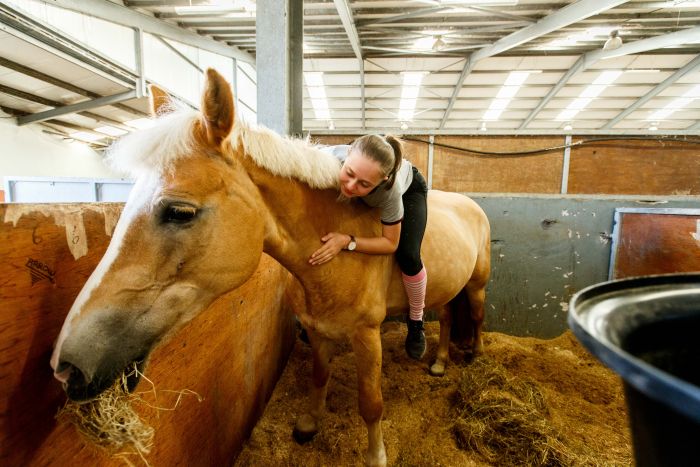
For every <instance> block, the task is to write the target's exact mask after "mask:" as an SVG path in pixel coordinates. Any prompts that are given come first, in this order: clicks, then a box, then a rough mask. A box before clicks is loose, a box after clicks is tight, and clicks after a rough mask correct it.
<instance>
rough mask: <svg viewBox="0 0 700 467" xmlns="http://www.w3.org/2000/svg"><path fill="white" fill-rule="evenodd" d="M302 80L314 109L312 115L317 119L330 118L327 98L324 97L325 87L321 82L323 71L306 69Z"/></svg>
mask: <svg viewBox="0 0 700 467" xmlns="http://www.w3.org/2000/svg"><path fill="white" fill-rule="evenodd" d="M304 81H305V82H306V89H307V91H308V93H309V97H310V98H311V106H312V107H313V109H314V115H316V118H317V119H318V120H330V118H331V112H330V109H329V108H328V98H327V97H326V88H325V84H324V82H323V72H321V71H307V72H305V73H304Z"/></svg>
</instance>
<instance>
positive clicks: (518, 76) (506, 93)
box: [482, 70, 540, 120]
mask: <svg viewBox="0 0 700 467" xmlns="http://www.w3.org/2000/svg"><path fill="white" fill-rule="evenodd" d="M531 73H540V71H539V70H536V71H535V70H526V71H511V72H510V73H509V74H508V77H507V78H506V81H505V83H504V84H503V86H501V89H499V90H498V94H496V98H495V99H493V100H492V101H491V104H490V105H489V108H488V110H486V112H484V115H483V116H482V118H483V119H484V120H498V118H499V117H500V116H501V113H502V112H503V111H504V110H505V109H506V108H508V104H509V103H510V101H511V99H513V97H515V95H516V94H517V93H518V90H519V89H520V86H522V84H523V83H524V82H525V80H526V79H527V77H528V76H530V74H531Z"/></svg>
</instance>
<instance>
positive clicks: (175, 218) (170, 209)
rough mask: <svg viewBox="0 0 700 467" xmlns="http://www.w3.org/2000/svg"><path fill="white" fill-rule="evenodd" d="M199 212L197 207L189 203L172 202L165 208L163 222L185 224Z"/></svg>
mask: <svg viewBox="0 0 700 467" xmlns="http://www.w3.org/2000/svg"><path fill="white" fill-rule="evenodd" d="M196 214H197V208H195V207H194V206H190V205H187V204H170V205H168V206H166V208H165V209H164V210H163V222H166V223H171V224H185V223H187V222H189V221H191V220H192V219H194V216H195V215H196Z"/></svg>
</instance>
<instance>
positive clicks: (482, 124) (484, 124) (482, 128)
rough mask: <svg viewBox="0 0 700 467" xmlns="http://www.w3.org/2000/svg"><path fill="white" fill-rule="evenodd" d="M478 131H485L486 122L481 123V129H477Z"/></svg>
mask: <svg viewBox="0 0 700 467" xmlns="http://www.w3.org/2000/svg"><path fill="white" fill-rule="evenodd" d="M479 130H480V131H486V130H487V128H486V122H481V128H479Z"/></svg>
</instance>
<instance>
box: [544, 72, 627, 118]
mask: <svg viewBox="0 0 700 467" xmlns="http://www.w3.org/2000/svg"><path fill="white" fill-rule="evenodd" d="M621 74H622V71H620V70H606V71H604V72H602V73H601V74H600V75H598V77H597V78H596V79H595V81H593V83H592V84H590V85H588V86H586V89H584V90H583V91H581V94H579V97H577V98H576V99H574V100H573V101H571V103H570V104H569V105H567V106H566V109H564V110H562V111H561V112H559V115H557V118H556V120H571V119H572V118H574V117H575V116H576V114H577V113H579V112H580V111H581V110H583V109H585V108H586V107H588V104H590V103H591V102H592V101H593V99H594V98H596V97H598V96H599V95H600V93H602V92H603V90H604V89H605V88H606V87H608V86H609V85H611V84H612V83H613V82H615V80H616V79H617V78H619V77H620V75H621Z"/></svg>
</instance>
